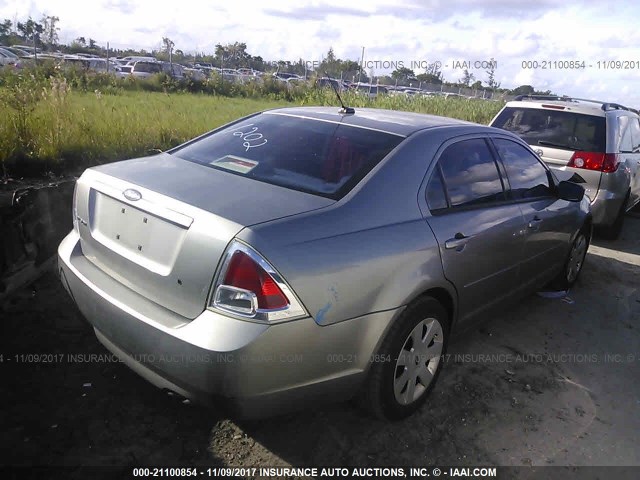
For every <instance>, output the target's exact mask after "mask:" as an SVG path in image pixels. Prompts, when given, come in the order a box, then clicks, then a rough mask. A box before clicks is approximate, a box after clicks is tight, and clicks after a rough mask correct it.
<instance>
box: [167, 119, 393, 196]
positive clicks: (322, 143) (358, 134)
mask: <svg viewBox="0 0 640 480" xmlns="http://www.w3.org/2000/svg"><path fill="white" fill-rule="evenodd" d="M402 140H404V137H403V136H399V135H393V134H390V133H384V132H380V131H374V130H368V129H364V128H358V127H354V126H349V125H344V124H339V123H333V122H325V121H320V120H314V119H309V118H299V117H292V116H288V115H282V114H278V113H262V114H260V115H257V116H254V117H251V118H249V119H246V120H243V121H241V122H239V123H237V124H235V125H231V126H229V127H227V128H225V129H223V130H219V131H217V132H215V133H212V134H210V135H208V136H206V137H204V138H202V139H199V140H195V141H193V142H190V143H188V144H186V145H184V146H182V147H178V148H177V149H175V150H174V151H172V152H171V153H173V154H174V155H176V156H178V157H180V158H183V159H185V160H189V161H192V162H196V163H200V164H202V165H206V166H208V167H211V168H216V169H220V170H225V171H228V172H231V173H234V174H237V175H242V176H245V177H249V178H252V179H255V180H258V181H261V182H266V183H271V184H274V185H280V186H283V187H287V188H291V189H294V190H300V191H303V192H308V193H312V194H316V195H321V196H325V197H328V198H332V199H339V198H342V197H343V196H344V195H346V193H348V192H349V191H350V190H351V189H352V188H353V187H354V186H355V185H356V184H357V183H358V182H359V181H360V180H361V179H362V178H363V177H364V176H365V175H366V174H367V173H368V172H369V171H371V169H372V168H373V167H374V166H376V165H377V164H378V163H379V162H380V161H381V160H382V159H383V158H384V157H385V156H387V154H388V153H389V152H391V150H393V149H394V148H395V147H396V146H397V145H398V144H400V142H402Z"/></svg>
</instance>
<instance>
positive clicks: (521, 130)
mask: <svg viewBox="0 0 640 480" xmlns="http://www.w3.org/2000/svg"><path fill="white" fill-rule="evenodd" d="M491 125H492V126H493V127H497V128H502V129H503V130H508V131H510V132H513V133H515V134H516V135H518V136H519V137H521V138H522V139H523V140H524V141H525V142H527V143H528V144H529V145H541V146H547V147H553V148H562V149H566V150H580V151H585V152H605V151H606V119H605V117H600V116H596V115H585V114H582V113H573V112H566V111H562V110H548V109H541V108H521V107H505V108H504V110H502V112H501V113H500V115H498V117H497V118H496V119H495V121H494V122H493V123H492V124H491Z"/></svg>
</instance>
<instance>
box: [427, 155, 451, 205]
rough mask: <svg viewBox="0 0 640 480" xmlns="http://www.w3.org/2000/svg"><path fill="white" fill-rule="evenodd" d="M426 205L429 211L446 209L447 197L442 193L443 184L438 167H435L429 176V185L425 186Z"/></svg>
mask: <svg viewBox="0 0 640 480" xmlns="http://www.w3.org/2000/svg"><path fill="white" fill-rule="evenodd" d="M427 205H428V206H429V210H431V211H432V212H433V211H434V210H442V209H443V208H447V206H448V204H447V196H446V194H445V193H444V183H443V182H442V173H441V172H440V166H438V165H436V169H435V170H434V172H433V174H432V175H431V179H430V180H429V185H428V186H427Z"/></svg>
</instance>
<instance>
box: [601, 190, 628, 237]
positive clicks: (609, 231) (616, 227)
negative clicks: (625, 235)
mask: <svg viewBox="0 0 640 480" xmlns="http://www.w3.org/2000/svg"><path fill="white" fill-rule="evenodd" d="M628 200H629V193H627V196H626V197H625V198H624V201H623V202H622V205H621V206H620V211H619V212H618V215H617V216H616V218H615V220H614V221H613V223H612V224H611V225H607V226H606V227H601V228H600V236H601V237H602V238H604V239H605V240H617V239H618V237H619V236H620V232H622V227H623V225H624V217H625V215H626V213H627V201H628Z"/></svg>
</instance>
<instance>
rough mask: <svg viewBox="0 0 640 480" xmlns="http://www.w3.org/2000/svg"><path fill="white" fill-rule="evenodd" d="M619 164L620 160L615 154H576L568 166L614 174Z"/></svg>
mask: <svg viewBox="0 0 640 480" xmlns="http://www.w3.org/2000/svg"><path fill="white" fill-rule="evenodd" d="M619 164H620V159H619V158H618V155H616V154H615V153H600V152H575V153H574V154H573V156H572V157H571V160H569V163H568V164H567V166H568V167H573V168H584V169H586V170H597V171H600V172H605V173H612V172H615V171H616V170H617V169H618V165H619Z"/></svg>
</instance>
